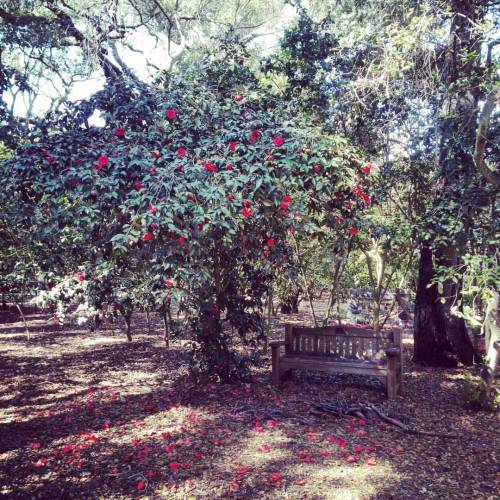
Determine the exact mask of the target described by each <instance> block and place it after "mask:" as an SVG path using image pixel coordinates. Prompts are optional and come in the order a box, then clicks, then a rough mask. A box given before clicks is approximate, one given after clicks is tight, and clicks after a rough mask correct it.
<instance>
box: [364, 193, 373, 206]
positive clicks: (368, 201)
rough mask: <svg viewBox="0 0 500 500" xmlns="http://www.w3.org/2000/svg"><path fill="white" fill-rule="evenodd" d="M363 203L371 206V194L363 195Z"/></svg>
mask: <svg viewBox="0 0 500 500" xmlns="http://www.w3.org/2000/svg"><path fill="white" fill-rule="evenodd" d="M363 201H364V202H365V203H366V204H367V205H369V204H370V202H371V201H372V197H371V196H370V195H369V194H363Z"/></svg>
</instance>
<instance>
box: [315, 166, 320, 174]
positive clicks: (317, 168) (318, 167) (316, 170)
mask: <svg viewBox="0 0 500 500" xmlns="http://www.w3.org/2000/svg"><path fill="white" fill-rule="evenodd" d="M314 171H315V172H316V173H317V174H320V173H321V165H319V164H317V165H314Z"/></svg>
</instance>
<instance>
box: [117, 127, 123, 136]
mask: <svg viewBox="0 0 500 500" xmlns="http://www.w3.org/2000/svg"><path fill="white" fill-rule="evenodd" d="M115 136H116V137H125V129H124V128H117V129H116V130H115Z"/></svg>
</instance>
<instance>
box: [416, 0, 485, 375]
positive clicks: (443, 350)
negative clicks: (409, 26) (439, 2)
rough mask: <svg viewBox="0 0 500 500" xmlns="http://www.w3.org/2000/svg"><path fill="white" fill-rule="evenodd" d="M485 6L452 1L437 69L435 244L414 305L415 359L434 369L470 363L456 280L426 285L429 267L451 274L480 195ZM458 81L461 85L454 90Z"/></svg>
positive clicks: (427, 253) (480, 0) (425, 259)
mask: <svg viewBox="0 0 500 500" xmlns="http://www.w3.org/2000/svg"><path fill="white" fill-rule="evenodd" d="M484 5H485V1H484V0H471V1H469V2H462V1H452V2H450V6H451V12H450V14H451V26H450V36H449V43H448V49H447V53H446V57H445V59H444V60H443V66H442V70H441V72H442V75H441V76H442V83H443V86H444V87H445V88H446V94H445V95H444V96H443V105H442V108H441V110H440V116H439V118H438V129H439V134H440V143H439V164H438V177H437V179H436V188H437V189H436V194H435V197H434V203H433V206H432V214H429V217H428V220H429V223H428V226H427V228H428V230H429V232H430V233H431V234H432V238H433V241H435V242H436V243H435V244H434V245H433V246H432V247H431V246H430V244H429V243H428V242H424V244H423V248H422V249H421V255H420V267H419V277H418V285H417V300H416V303H415V355H414V359H415V361H416V362H420V363H423V364H429V365H432V366H452V365H454V364H456V362H457V361H456V360H455V361H453V359H454V358H455V357H457V358H458V359H459V360H460V361H461V362H462V363H464V364H466V365H470V364H472V362H473V359H474V349H473V345H472V342H471V339H470V338H469V336H468V335H467V330H466V328H465V322H464V320H463V319H461V318H458V317H457V316H454V315H453V314H452V307H453V306H455V305H456V304H457V302H458V301H459V300H460V299H461V297H460V292H461V283H460V280H458V282H452V281H451V280H447V281H445V282H444V284H443V292H442V294H438V290H437V288H436V286H435V285H431V283H432V281H433V279H434V278H435V277H436V276H437V273H436V269H435V268H434V263H435V264H438V265H439V266H441V267H442V268H444V269H445V270H446V268H448V269H450V270H451V269H452V268H456V266H457V264H458V263H459V257H460V255H462V254H463V253H464V252H465V247H466V244H467V242H468V241H469V239H470V235H471V227H472V220H473V217H474V205H475V200H476V199H477V192H478V189H480V188H479V185H478V180H479V177H478V175H477V172H476V168H475V165H474V160H473V156H472V153H473V151H474V145H475V141H476V128H477V115H478V104H479V101H480V97H481V94H480V92H481V90H480V85H479V75H480V72H481V68H480V61H481V57H480V49H481V36H482V34H481V30H478V29H477V24H480V23H481V21H482V19H483V17H484V12H485V9H484ZM466 55H467V57H465V56H466ZM473 56H474V57H473ZM458 81H460V82H463V83H461V84H460V85H459V86H457V82H458ZM433 257H434V262H433ZM439 295H441V297H440V296H439Z"/></svg>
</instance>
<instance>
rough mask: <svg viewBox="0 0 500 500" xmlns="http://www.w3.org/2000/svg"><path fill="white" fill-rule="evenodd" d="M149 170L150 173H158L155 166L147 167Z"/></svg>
mask: <svg viewBox="0 0 500 500" xmlns="http://www.w3.org/2000/svg"><path fill="white" fill-rule="evenodd" d="M149 171H150V172H151V173H152V174H156V173H158V170H157V169H156V167H151V168H150V169H149Z"/></svg>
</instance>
